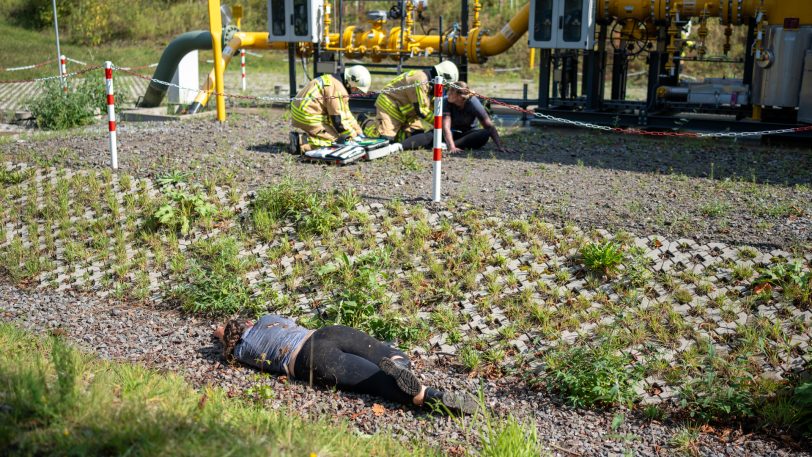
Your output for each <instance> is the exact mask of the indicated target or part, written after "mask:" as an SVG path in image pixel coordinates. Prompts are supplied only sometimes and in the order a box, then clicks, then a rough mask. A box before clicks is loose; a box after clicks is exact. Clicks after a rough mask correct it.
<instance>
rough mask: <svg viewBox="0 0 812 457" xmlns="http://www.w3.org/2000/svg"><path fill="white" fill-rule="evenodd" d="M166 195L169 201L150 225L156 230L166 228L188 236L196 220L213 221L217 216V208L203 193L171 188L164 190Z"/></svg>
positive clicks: (159, 210)
mask: <svg viewBox="0 0 812 457" xmlns="http://www.w3.org/2000/svg"><path fill="white" fill-rule="evenodd" d="M164 195H165V196H166V197H167V198H168V199H169V201H168V202H167V203H165V204H163V205H161V206H160V207H159V208H158V209H157V210H156V211H155V212H154V213H153V214H152V220H151V223H150V225H152V226H154V227H156V228H160V227H166V228H168V229H169V230H172V231H180V233H181V234H183V235H187V234H188V233H189V230H191V227H192V224H193V223H194V222H195V221H196V220H198V219H204V220H206V219H211V218H212V217H214V216H215V215H216V214H217V207H216V206H214V205H213V204H212V203H209V202H208V201H207V200H206V195H205V194H203V193H202V192H196V193H190V192H187V191H186V190H183V189H174V188H169V189H166V190H164Z"/></svg>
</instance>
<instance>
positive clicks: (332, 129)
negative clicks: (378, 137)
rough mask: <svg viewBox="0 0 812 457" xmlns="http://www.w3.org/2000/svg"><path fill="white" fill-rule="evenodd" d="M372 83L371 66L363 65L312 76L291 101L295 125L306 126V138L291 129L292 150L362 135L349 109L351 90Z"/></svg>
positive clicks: (297, 151) (308, 149)
mask: <svg viewBox="0 0 812 457" xmlns="http://www.w3.org/2000/svg"><path fill="white" fill-rule="evenodd" d="M370 85H372V77H371V76H370V74H369V70H367V69H366V67H363V66H361V65H355V66H352V67H347V68H346V69H345V70H344V73H343V74H336V75H322V76H319V77H318V78H313V79H312V80H310V82H309V83H307V84H306V85H305V86H304V87H303V88H302V90H300V91H299V93H298V94H296V99H295V100H294V101H293V102H291V104H290V108H291V109H290V110H291V115H292V117H293V127H295V128H298V129H301V130H303V131H304V133H305V138H306V139H302V138H301V137H300V135H298V134H297V133H296V132H291V138H290V139H291V142H290V152H292V153H303V152H307V151H310V150H312V149H318V148H322V147H325V146H329V145H331V144H333V143H335V142H343V141H344V140H347V139H352V138H355V137H357V136H359V135H362V130H361V127H360V126H359V125H358V121H356V120H355V116H353V114H352V112H351V111H350V104H349V94H350V93H353V92H361V93H367V92H368V91H369V87H370Z"/></svg>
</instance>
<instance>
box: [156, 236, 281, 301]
mask: <svg viewBox="0 0 812 457" xmlns="http://www.w3.org/2000/svg"><path fill="white" fill-rule="evenodd" d="M192 252H193V254H192V258H191V259H190V260H189V263H188V268H189V270H188V273H187V274H186V278H184V279H185V282H186V283H185V284H183V285H181V286H178V287H176V288H175V289H174V290H173V291H172V295H173V296H174V297H175V299H176V300H177V301H178V302H179V303H180V305H181V306H182V307H183V309H184V310H185V311H188V312H193V313H198V314H205V315H211V316H227V315H230V314H234V313H237V312H248V313H252V314H258V313H260V312H261V311H262V310H263V308H264V307H265V306H267V303H265V301H264V300H263V298H264V297H261V296H254V295H253V292H252V290H251V288H250V287H249V284H248V281H247V280H246V279H245V273H246V272H248V271H250V270H251V269H252V268H253V267H255V266H256V265H255V262H254V261H253V260H252V259H248V258H241V257H240V256H239V252H240V243H239V242H238V241H237V240H236V239H235V238H233V237H226V238H216V239H210V240H203V241H200V242H198V243H196V244H194V245H193V246H192Z"/></svg>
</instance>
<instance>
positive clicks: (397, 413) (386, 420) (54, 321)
mask: <svg viewBox="0 0 812 457" xmlns="http://www.w3.org/2000/svg"><path fill="white" fill-rule="evenodd" d="M0 317H2V319H3V320H4V321H10V322H15V323H16V324H17V325H20V326H21V327H24V328H28V329H31V330H33V331H35V332H38V333H45V332H48V331H53V330H54V329H57V328H61V329H62V330H61V331H60V333H62V332H63V333H64V334H65V335H67V337H68V338H69V339H71V340H73V341H74V342H76V343H77V344H78V345H79V346H80V347H82V348H83V349H85V350H87V351H90V352H94V353H96V354H98V355H100V356H101V357H104V358H108V359H116V360H124V361H132V362H139V363H143V364H145V365H147V366H150V367H154V368H157V369H161V370H171V371H179V372H181V373H182V374H184V375H185V377H186V378H187V379H188V380H189V381H191V382H192V383H193V384H195V385H196V386H203V385H207V384H213V385H217V386H221V387H222V388H224V389H226V390H228V391H230V392H233V393H234V394H235V395H238V394H239V393H240V392H242V391H244V390H245V389H247V388H249V387H250V386H252V385H255V384H257V383H266V384H269V385H271V386H272V388H273V391H274V393H275V397H274V399H273V400H271V401H269V406H270V407H274V408H279V407H290V408H291V409H293V410H296V411H300V412H301V413H302V414H305V415H312V416H323V415H325V414H329V415H331V416H333V417H336V418H343V419H347V420H349V421H350V422H351V423H353V424H354V425H355V427H356V428H357V429H358V430H359V432H361V433H375V432H384V433H391V434H394V435H395V436H398V437H401V438H404V439H409V438H414V439H421V440H424V441H426V442H429V443H432V444H437V445H439V446H440V447H441V448H443V449H445V450H447V451H451V450H452V449H454V448H455V446H458V445H459V443H460V441H461V440H465V439H466V438H465V433H464V430H462V428H461V427H460V426H459V424H457V423H455V422H453V421H451V420H449V419H447V418H444V417H434V416H430V415H427V414H426V413H424V412H421V411H418V410H416V409H413V408H408V407H401V406H398V405H392V404H386V407H387V409H386V412H385V413H384V414H383V415H380V416H376V415H375V414H374V413H373V412H372V409H371V406H372V405H373V404H374V403H376V402H378V401H379V400H378V399H375V398H372V397H367V396H365V395H354V394H346V393H338V392H334V391H330V390H324V389H310V388H308V387H307V386H306V385H303V384H298V383H293V382H283V380H281V379H280V378H276V377H269V378H268V377H260V376H257V375H256V373H255V372H253V371H252V370H249V369H247V368H243V367H231V366H227V365H224V363H223V361H222V359H221V357H220V355H219V351H220V347H219V344H218V343H216V342H214V341H213V339H212V337H211V336H210V333H211V330H212V328H213V325H214V324H215V323H214V322H212V321H210V320H206V319H200V318H194V317H189V316H184V315H180V314H178V313H176V312H174V311H167V310H162V309H156V308H148V307H133V306H130V305H128V304H125V303H118V302H114V301H104V300H100V299H98V298H95V297H89V296H84V295H76V294H67V293H63V292H54V291H48V292H35V291H29V290H21V289H18V288H17V287H15V286H12V285H10V284H8V283H6V282H0ZM415 364H416V366H417V367H418V369H419V371H420V372H421V377H422V379H423V380H424V381H425V382H426V383H428V384H433V385H437V386H439V387H442V388H460V389H475V388H476V387H477V386H476V384H475V382H474V381H472V380H470V379H468V378H467V377H465V376H464V375H461V374H459V373H457V372H456V371H455V369H454V367H453V366H449V365H448V364H445V363H443V360H441V359H436V358H431V359H430V358H425V357H423V358H419V359H417V360H415ZM483 388H484V394H485V398H486V401H487V402H488V403H489V404H490V405H492V406H493V408H494V410H495V411H496V412H498V413H504V412H508V411H509V412H512V413H513V414H515V415H517V416H518V417H520V418H523V419H526V418H528V417H532V418H534V419H535V421H536V423H537V424H538V429H539V436H540V439H541V440H542V443H543V444H544V446H545V447H546V448H547V449H548V450H549V451H550V452H551V454H553V455H620V453H621V452H624V451H627V452H631V453H632V454H633V455H641V456H649V455H650V456H655V455H672V454H674V453H675V449H674V448H673V446H672V444H670V443H671V439H672V437H673V436H674V434H675V433H677V432H678V431H679V430H680V427H679V426H678V425H676V424H670V423H658V422H648V421H645V420H642V419H641V418H638V417H632V416H630V417H628V418H627V419H626V421H625V423H624V424H623V425H621V426H620V427H619V428H618V429H617V430H615V431H612V429H611V425H610V424H611V423H612V419H613V417H614V415H613V414H612V413H609V412H601V411H582V410H574V409H572V408H569V407H567V406H564V405H562V404H561V403H560V402H559V401H557V400H556V399H554V398H550V397H549V396H547V395H544V394H542V393H540V392H534V391H530V390H528V389H527V388H526V387H525V386H524V385H523V384H521V383H519V382H518V381H516V380H515V379H511V378H503V379H500V380H498V381H495V382H486V383H485V384H484V385H483ZM468 439H470V436H469V437H468ZM697 450H698V452H699V453H700V454H702V455H726V456H748V455H759V456H762V455H780V456H783V455H810V454H809V453H806V452H803V451H801V450H799V449H796V448H793V447H790V445H788V444H785V443H782V442H779V441H776V440H774V439H771V438H770V437H766V436H762V435H751V434H744V433H742V432H741V431H739V430H730V429H724V430H713V429H708V430H706V432H703V433H701V434H700V437H699V439H698V440H697Z"/></svg>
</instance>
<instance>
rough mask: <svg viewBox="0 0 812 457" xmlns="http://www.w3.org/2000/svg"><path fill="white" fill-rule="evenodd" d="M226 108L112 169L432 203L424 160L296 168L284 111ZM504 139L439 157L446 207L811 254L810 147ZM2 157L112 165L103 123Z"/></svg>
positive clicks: (1, 147) (160, 131)
mask: <svg viewBox="0 0 812 457" xmlns="http://www.w3.org/2000/svg"><path fill="white" fill-rule="evenodd" d="M234 111H236V112H234ZM234 111H232V112H231V113H230V116H229V119H228V121H227V122H226V123H225V124H223V125H219V124H217V123H215V122H212V121H211V119H210V118H206V119H189V120H186V121H184V122H180V123H162V124H156V123H126V124H124V125H122V126H120V128H119V133H118V138H119V164H120V167H121V168H122V170H125V171H127V172H130V173H133V174H135V175H138V176H154V175H156V174H161V173H164V172H167V171H170V170H190V171H195V172H196V173H198V174H199V175H206V174H211V173H217V172H219V173H224V174H229V173H230V174H232V175H233V177H234V179H235V180H236V182H237V183H240V185H241V186H243V187H244V188H246V189H248V190H251V189H254V188H256V187H258V186H262V185H264V184H267V183H269V182H271V181H274V180H277V179H279V178H280V177H282V176H296V177H299V178H302V179H306V180H311V181H313V182H317V183H319V185H320V186H322V187H323V188H344V187H348V186H352V187H355V188H356V190H358V191H359V193H360V194H361V195H363V196H364V197H366V198H368V199H382V200H386V199H393V198H396V199H401V200H406V201H412V200H425V199H427V198H428V196H429V193H430V185H431V184H430V180H431V177H430V173H431V172H430V170H431V165H430V161H431V157H430V153H428V152H419V151H418V152H416V153H414V154H412V153H406V154H402V155H400V156H399V157H389V158H386V159H383V160H379V161H375V162H368V163H356V164H353V165H350V166H347V167H327V166H322V165H317V164H312V163H303V162H299V161H297V160H296V159H295V158H294V157H293V156H290V155H288V154H285V153H283V152H282V151H283V149H284V145H283V144H282V143H283V142H285V141H287V132H288V123H287V121H286V120H284V119H283V112H282V111H281V110H241V111H240V110H234ZM509 121H510V119H506V120H504V122H506V123H509ZM514 122H515V121H514ZM503 136H505V138H506V144H507V145H508V146H509V147H510V148H512V149H513V150H514V153H512V154H497V153H496V151H495V150H494V149H492V148H491V147H490V146H489V147H487V148H486V149H484V150H482V151H477V152H473V153H470V154H467V155H464V156H453V157H446V158H445V159H444V163H443V171H444V175H445V177H444V184H443V192H444V195H445V196H446V198H447V199H446V202H449V201H451V202H453V201H455V200H462V201H466V202H469V203H471V204H473V205H475V206H477V207H480V208H482V209H484V210H486V211H487V212H489V213H491V214H499V215H508V216H513V215H520V214H527V213H532V212H540V213H542V214H543V215H544V217H545V218H547V219H549V220H552V221H554V222H557V223H559V224H564V223H566V222H573V223H575V224H577V225H579V226H581V227H583V228H585V229H588V228H595V227H596V228H606V229H608V230H611V231H617V230H619V229H624V230H628V231H632V232H634V233H637V234H639V235H643V236H644V235H648V234H657V235H662V236H667V237H672V238H678V237H688V238H693V239H695V240H697V241H700V242H708V241H721V242H726V243H732V244H748V245H752V246H757V247H760V248H775V247H778V248H782V249H786V250H795V251H799V250H800V251H803V250H809V249H810V246H812V189H810V186H811V185H812V150H809V149H793V148H784V147H776V146H771V147H766V146H760V145H758V144H757V143H754V142H748V143H742V142H733V141H728V140H707V141H699V140H686V139H659V138H656V139H655V138H637V137H628V136H618V135H610V134H600V133H594V132H588V131H580V130H579V131H574V130H561V129H550V128H527V129H523V128H515V127H510V128H505V129H503ZM0 154H3V155H5V156H6V158H7V159H8V160H13V161H27V162H32V161H33V160H35V159H37V160H40V161H43V160H45V161H48V162H49V163H52V164H55V165H68V166H72V167H74V168H82V167H86V166H100V167H101V166H105V164H106V162H107V160H108V159H109V158H108V155H109V152H108V146H107V138H106V133H104V132H103V131H102V127H101V126H98V125H97V126H93V127H92V128H89V129H87V130H85V131H82V132H76V131H74V132H70V133H67V134H50V135H37V136H35V137H22V138H20V139H16V140H11V141H6V142H5V143H4V144H0ZM446 204H447V203H446Z"/></svg>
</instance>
